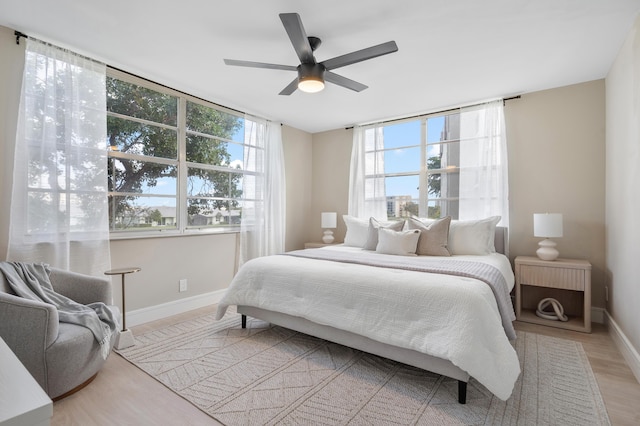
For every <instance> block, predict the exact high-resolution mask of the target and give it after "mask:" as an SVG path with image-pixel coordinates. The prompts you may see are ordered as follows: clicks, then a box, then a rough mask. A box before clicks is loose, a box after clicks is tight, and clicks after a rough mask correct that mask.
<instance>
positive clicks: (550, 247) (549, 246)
mask: <svg viewBox="0 0 640 426" xmlns="http://www.w3.org/2000/svg"><path fill="white" fill-rule="evenodd" d="M556 245H557V244H556V243H555V242H554V241H551V240H550V239H548V238H547V239H545V240H542V241H540V242H539V243H538V246H540V248H539V249H538V250H536V254H537V255H538V257H539V258H540V259H542V260H556V259H557V258H558V256H559V255H560V252H559V251H558V250H556Z"/></svg>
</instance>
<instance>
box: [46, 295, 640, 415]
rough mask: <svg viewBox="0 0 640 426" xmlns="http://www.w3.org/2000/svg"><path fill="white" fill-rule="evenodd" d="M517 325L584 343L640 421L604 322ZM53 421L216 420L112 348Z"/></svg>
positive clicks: (636, 399)
mask: <svg viewBox="0 0 640 426" xmlns="http://www.w3.org/2000/svg"><path fill="white" fill-rule="evenodd" d="M214 309H215V307H207V308H202V309H198V310H194V311H191V312H187V313H185V314H181V315H177V316H175V317H171V318H166V319H163V320H159V321H154V322H152V323H148V324H144V325H141V326H138V327H132V329H133V333H134V335H135V334H141V333H145V332H147V331H149V330H153V329H154V328H157V327H162V326H164V325H166V324H171V323H173V322H175V321H178V320H185V319H188V318H190V317H194V316H198V315H202V314H204V313H207V312H211V311H213V310H214ZM515 325H516V329H518V330H523V331H531V332H535V333H539V334H544V335H549V336H555V337H562V338H565V339H571V340H576V341H579V342H581V343H582V345H583V347H584V349H585V352H586V353H587V356H588V358H589V362H590V363H591V367H592V369H593V372H594V374H595V376H596V379H597V381H598V385H599V386H600V391H601V392H602V396H603V398H604V402H605V405H606V407H607V411H608V413H609V417H610V419H611V423H612V424H613V425H639V424H640V384H638V382H637V380H636V379H635V377H634V376H633V373H632V372H631V370H630V369H629V367H628V366H627V364H626V363H625V361H624V359H623V358H622V356H621V355H620V352H619V351H618V350H617V348H616V347H615V345H614V343H613V341H612V340H611V337H609V334H608V332H607V330H606V329H605V327H604V326H602V325H599V324H594V327H593V333H591V334H584V333H578V332H573V331H567V330H560V329H556V328H550V327H545V326H541V325H534V324H526V323H519V322H516V323H515ZM51 424H52V425H64V426H71V425H82V426H90V425H216V424H219V423H218V422H216V421H215V420H213V419H212V418H211V417H209V416H207V415H206V414H204V413H203V412H201V411H200V410H199V409H197V408H195V407H194V406H192V405H191V404H190V403H188V402H186V401H185V400H184V399H182V398H180V397H179V396H177V395H176V394H174V393H173V392H172V391H170V390H169V389H167V388H166V387H164V386H163V385H162V384H160V383H159V382H157V381H156V380H154V379H152V378H151V377H150V376H148V375H147V374H145V373H143V372H142V371H141V370H139V369H138V368H136V367H134V366H133V365H132V364H130V363H129V362H127V361H125V360H124V359H123V358H122V357H120V356H119V355H117V354H115V353H113V354H111V355H110V356H109V359H108V360H107V363H106V365H105V367H104V368H103V369H102V371H101V372H100V373H99V374H98V377H96V379H95V380H94V381H93V382H92V383H91V384H89V386H87V387H86V388H84V389H82V390H81V391H80V392H78V393H76V394H74V395H71V396H69V397H67V398H65V399H63V400H61V401H58V402H56V403H54V405H53V421H52V423H51Z"/></svg>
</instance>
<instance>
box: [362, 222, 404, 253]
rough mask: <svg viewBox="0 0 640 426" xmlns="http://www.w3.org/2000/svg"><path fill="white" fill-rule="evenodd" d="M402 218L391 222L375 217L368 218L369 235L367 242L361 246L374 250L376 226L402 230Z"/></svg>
mask: <svg viewBox="0 0 640 426" xmlns="http://www.w3.org/2000/svg"><path fill="white" fill-rule="evenodd" d="M403 227H404V220H398V221H393V222H383V223H380V222H378V221H377V220H376V219H375V218H373V217H372V218H369V235H368V236H367V242H366V243H365V244H364V246H363V247H362V248H363V249H365V250H375V249H376V246H377V245H378V228H385V229H390V230H392V231H402V228H403Z"/></svg>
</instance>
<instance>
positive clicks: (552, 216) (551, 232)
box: [533, 213, 562, 238]
mask: <svg viewBox="0 0 640 426" xmlns="http://www.w3.org/2000/svg"><path fill="white" fill-rule="evenodd" d="M533 235H534V236H535V237H543V238H558V237H562V214H561V213H535V214H534V215H533Z"/></svg>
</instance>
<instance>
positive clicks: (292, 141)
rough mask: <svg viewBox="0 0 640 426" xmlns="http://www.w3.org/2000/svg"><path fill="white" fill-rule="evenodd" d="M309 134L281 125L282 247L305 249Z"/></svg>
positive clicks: (310, 167)
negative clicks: (284, 227)
mask: <svg viewBox="0 0 640 426" xmlns="http://www.w3.org/2000/svg"><path fill="white" fill-rule="evenodd" d="M311 140H312V139H311V134H310V133H307V132H303V131H302V130H298V129H295V128H293V127H288V126H283V127H282V145H283V149H284V162H285V164H286V169H285V174H286V182H287V235H286V241H285V250H286V251H291V250H298V249H302V248H304V243H305V242H307V241H309V238H310V235H309V218H310V216H311V203H312V197H311V194H312V193H313V192H312V186H311V177H312V170H313V162H312V145H311Z"/></svg>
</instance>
